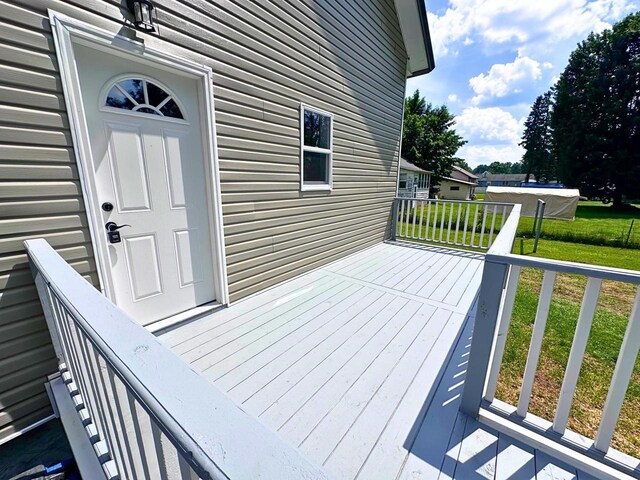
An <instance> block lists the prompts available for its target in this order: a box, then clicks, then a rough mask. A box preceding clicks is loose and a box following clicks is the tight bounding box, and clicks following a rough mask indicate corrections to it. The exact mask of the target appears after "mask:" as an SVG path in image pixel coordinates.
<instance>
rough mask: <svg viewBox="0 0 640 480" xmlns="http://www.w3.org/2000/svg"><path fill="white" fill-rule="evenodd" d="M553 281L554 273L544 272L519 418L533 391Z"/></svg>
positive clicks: (519, 402) (520, 401)
mask: <svg viewBox="0 0 640 480" xmlns="http://www.w3.org/2000/svg"><path fill="white" fill-rule="evenodd" d="M555 280H556V272H552V271H551V270H547V271H545V272H544V277H543V279H542V289H541V290H540V299H539V300H538V310H537V311H536V320H535V323H534V324H533V334H532V335H531V345H529V355H528V356H527V365H526V367H525V369H524V378H523V379H522V390H521V391H520V398H519V400H518V410H517V413H518V415H520V416H521V417H524V416H525V415H526V414H527V410H528V408H529V400H530V399H531V390H532V389H533V380H534V378H535V376H536V369H537V368H538V359H539V358H540V348H541V347H542V340H543V338H544V329H545V327H546V325H547V318H548V317H549V307H550V306H551V298H552V297H553V285H554V283H555Z"/></svg>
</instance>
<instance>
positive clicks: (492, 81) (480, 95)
mask: <svg viewBox="0 0 640 480" xmlns="http://www.w3.org/2000/svg"><path fill="white" fill-rule="evenodd" d="M541 76H542V68H541V66H540V62H538V61H536V60H534V59H532V58H529V57H526V56H522V55H520V54H518V56H517V57H516V59H515V60H514V61H513V62H511V63H496V64H494V65H492V66H491V69H490V70H489V73H488V74H486V75H485V74H484V73H481V74H480V75H478V76H476V77H472V78H470V79H469V86H470V87H471V88H472V89H473V91H474V92H475V93H476V96H475V97H474V98H473V100H472V101H473V103H474V104H476V105H477V104H479V103H480V102H481V101H482V100H484V99H485V98H487V97H504V96H506V95H509V94H510V93H517V92H520V91H522V88H523V87H524V86H526V85H528V84H530V83H531V82H532V81H533V80H538V79H539V78H540V77H541Z"/></svg>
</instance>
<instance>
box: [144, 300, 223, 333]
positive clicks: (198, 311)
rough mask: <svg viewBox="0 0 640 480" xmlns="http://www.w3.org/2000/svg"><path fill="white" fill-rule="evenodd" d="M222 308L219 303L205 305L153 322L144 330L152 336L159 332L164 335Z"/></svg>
mask: <svg viewBox="0 0 640 480" xmlns="http://www.w3.org/2000/svg"><path fill="white" fill-rule="evenodd" d="M222 307H223V305H222V304H221V303H219V302H215V301H214V302H210V303H205V304H204V305H200V306H198V307H194V308H191V309H189V310H187V311H185V312H182V313H178V314H176V315H172V316H171V317H167V318H163V319H162V320H158V321H156V322H153V323H151V324H149V325H147V326H146V327H145V328H146V329H147V330H148V331H150V332H151V333H153V334H154V335H158V334H159V333H160V332H162V333H166V332H167V331H169V330H173V329H174V328H176V327H178V326H180V325H182V324H183V323H186V322H190V321H192V320H196V319H198V318H201V317H203V316H204V315H208V314H209V313H212V312H214V311H215V310H219V309H221V308H222Z"/></svg>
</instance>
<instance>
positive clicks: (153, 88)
mask: <svg viewBox="0 0 640 480" xmlns="http://www.w3.org/2000/svg"><path fill="white" fill-rule="evenodd" d="M147 94H148V95H149V105H153V106H154V107H157V106H158V105H160V103H161V102H162V101H163V100H164V99H165V98H167V97H168V96H169V94H168V93H167V92H165V91H164V90H162V89H161V88H160V87H158V86H157V85H154V84H153V83H150V82H147Z"/></svg>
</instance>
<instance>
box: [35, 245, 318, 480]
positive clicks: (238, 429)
mask: <svg viewBox="0 0 640 480" xmlns="http://www.w3.org/2000/svg"><path fill="white" fill-rule="evenodd" d="M25 246H26V249H27V252H28V254H29V260H30V263H31V267H32V271H33V274H34V278H35V280H36V286H37V288H38V293H39V295H40V298H41V302H42V304H43V308H44V311H45V317H46V318H47V323H48V326H49V331H50V333H51V336H52V339H53V343H54V348H55V350H56V354H57V356H58V359H59V363H60V373H61V381H62V382H64V384H66V388H63V393H65V394H67V392H68V395H70V396H71V398H72V400H73V405H75V412H74V411H73V410H74V409H71V414H72V415H76V414H77V415H78V418H79V419H80V421H81V423H82V426H83V427H84V433H86V438H84V439H82V438H73V439H70V440H71V441H72V443H73V442H76V441H81V440H84V441H85V442H90V443H91V444H92V445H93V449H91V448H89V449H88V451H92V450H93V452H92V453H95V455H96V457H97V459H98V460H99V464H100V465H101V467H102V470H103V472H104V477H105V478H107V479H110V480H115V479H133V478H139V479H189V480H192V479H195V478H203V479H228V478H265V479H271V478H273V479H276V478H277V479H302V478H304V479H311V478H313V479H323V478H328V476H327V475H326V473H324V472H323V471H322V470H321V469H319V468H317V467H315V466H314V465H312V464H310V463H309V461H308V460H307V459H306V458H305V457H304V456H303V455H302V454H301V453H300V452H299V451H298V450H296V449H294V448H293V447H291V446H289V445H288V444H285V443H284V442H283V441H282V440H281V439H280V437H278V436H277V435H276V434H275V433H274V432H272V431H271V430H269V429H267V428H266V427H265V426H264V425H262V424H261V423H259V422H258V421H257V420H256V419H255V418H253V417H251V416H249V415H248V414H246V413H245V412H244V411H242V410H241V409H240V408H239V407H238V406H237V405H236V404H235V403H234V402H233V401H232V400H231V399H229V398H228V397H227V396H226V395H225V394H224V393H222V392H221V391H219V390H218V389H216V388H215V387H214V386H213V385H212V384H211V383H209V382H208V381H206V380H205V379H204V378H202V377H201V376H200V375H199V374H198V373H196V372H195V371H194V370H192V369H191V367H190V366H188V365H187V364H186V363H185V362H183V361H182V360H181V359H180V358H179V357H177V356H176V355H175V354H174V353H173V352H171V351H170V350H168V349H167V348H165V347H164V346H163V345H162V344H160V342H159V341H158V340H157V339H156V338H155V337H154V336H153V335H152V334H151V333H149V332H148V331H146V330H145V329H144V328H143V327H141V326H140V325H139V324H137V323H136V322H134V321H133V320H132V319H130V318H129V317H127V316H126V315H125V314H124V313H123V312H122V311H121V310H119V309H118V308H117V307H116V306H115V305H113V304H112V303H111V302H110V301H109V300H107V299H106V298H105V297H104V296H103V295H101V294H100V293H99V292H98V291H97V290H96V289H95V288H93V287H92V286H91V285H90V284H89V283H87V282H86V281H85V280H84V279H83V278H82V277H81V276H80V275H79V274H78V273H76V272H75V271H74V270H73V269H72V268H71V267H70V266H69V265H68V264H67V263H66V262H65V261H64V260H63V259H62V258H61V257H60V256H59V255H58V254H57V253H56V252H55V251H54V250H53V249H52V248H51V247H50V246H49V244H48V243H46V241H44V240H29V241H27V242H25ZM55 380H56V381H58V382H60V378H57V379H55ZM60 383H61V382H60ZM60 383H58V385H59V384H60ZM67 400H68V398H67ZM68 410H69V409H67V411H68ZM71 420H75V421H76V423H78V424H79V422H77V419H71ZM64 421H65V418H63V423H65V422H64ZM65 428H66V427H65ZM84 433H83V432H82V427H81V430H80V434H81V436H82V435H84ZM85 451H86V449H85ZM74 453H75V451H74ZM93 460H94V461H95V458H94V459H93ZM98 468H99V467H98ZM90 478H91V479H92V480H94V479H96V478H97V477H95V476H93V475H90Z"/></svg>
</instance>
